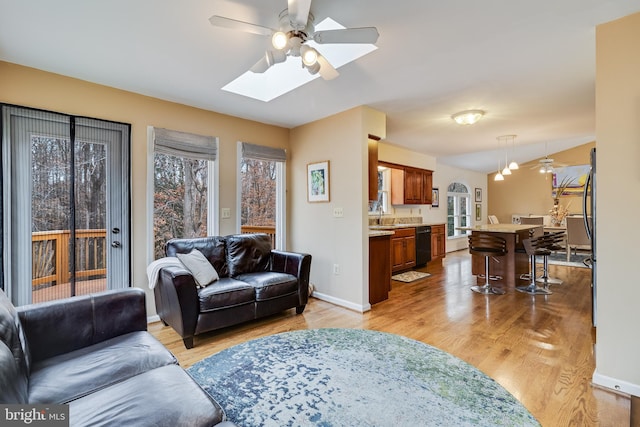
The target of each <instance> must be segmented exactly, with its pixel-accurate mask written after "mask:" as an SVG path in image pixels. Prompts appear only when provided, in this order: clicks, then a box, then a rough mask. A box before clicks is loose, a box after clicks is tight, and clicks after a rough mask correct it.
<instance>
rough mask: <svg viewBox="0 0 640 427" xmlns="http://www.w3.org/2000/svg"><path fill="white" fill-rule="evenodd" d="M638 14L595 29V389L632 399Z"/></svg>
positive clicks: (639, 201)
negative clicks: (618, 393) (615, 391)
mask: <svg viewBox="0 0 640 427" xmlns="http://www.w3.org/2000/svg"><path fill="white" fill-rule="evenodd" d="M639 42H640V13H637V14H634V15H630V16H628V17H626V18H622V19H620V20H618V21H614V22H611V23H608V24H604V25H601V26H598V27H597V29H596V150H597V192H598V198H597V206H596V212H597V217H596V227H597V240H596V243H597V248H596V253H597V265H598V270H597V272H598V277H597V283H598V285H597V305H598V311H597V322H598V323H597V329H596V335H597V339H596V371H595V373H594V376H593V381H594V382H595V383H596V384H599V385H603V386H606V387H610V388H613V389H618V390H620V391H623V392H626V393H630V394H633V395H635V396H640V368H638V360H640V339H639V335H640V334H639V333H638V327H639V326H640V285H639V282H640V280H639V279H638V252H639V251H638V242H639V241H640V228H638V227H637V226H635V222H636V218H637V216H638V212H640V198H639V197H638V194H640V168H639V167H638V163H639V162H640V142H639V141H640V79H639V78H638V76H640V56H639V55H638V54H637V52H638V43H639Z"/></svg>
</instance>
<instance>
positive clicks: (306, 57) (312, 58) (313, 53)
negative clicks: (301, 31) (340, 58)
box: [300, 44, 318, 67]
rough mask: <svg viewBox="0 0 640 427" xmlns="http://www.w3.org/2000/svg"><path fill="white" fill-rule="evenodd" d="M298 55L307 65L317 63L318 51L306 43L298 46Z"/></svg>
mask: <svg viewBox="0 0 640 427" xmlns="http://www.w3.org/2000/svg"><path fill="white" fill-rule="evenodd" d="M300 56H302V62H303V63H304V65H306V66H307V67H311V66H313V65H314V64H317V63H318V51H317V50H315V49H314V48H312V47H309V46H307V45H306V44H304V45H302V46H301V47H300Z"/></svg>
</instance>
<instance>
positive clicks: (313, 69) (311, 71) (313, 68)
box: [305, 62, 320, 75]
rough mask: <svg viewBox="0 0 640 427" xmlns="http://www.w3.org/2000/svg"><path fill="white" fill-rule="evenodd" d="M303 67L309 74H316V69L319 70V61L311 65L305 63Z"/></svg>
mask: <svg viewBox="0 0 640 427" xmlns="http://www.w3.org/2000/svg"><path fill="white" fill-rule="evenodd" d="M305 68H306V69H307V71H309V74H311V75H314V74H318V71H320V63H319V62H316V63H315V64H312V65H306V64H305Z"/></svg>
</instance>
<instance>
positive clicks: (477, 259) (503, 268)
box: [458, 224, 539, 289]
mask: <svg viewBox="0 0 640 427" xmlns="http://www.w3.org/2000/svg"><path fill="white" fill-rule="evenodd" d="M536 227H539V226H537V225H525V224H483V225H476V226H474V227H459V228H458V229H459V230H469V231H471V233H491V234H494V235H496V236H499V237H502V238H503V239H504V240H505V241H506V243H507V254H506V256H503V257H498V258H497V261H496V259H490V261H489V271H490V274H491V275H492V276H502V279H500V280H497V281H496V282H495V283H497V284H502V286H503V287H504V288H505V289H506V288H514V287H515V286H516V285H517V284H518V280H520V279H519V277H520V275H521V274H524V273H528V272H529V258H528V257H527V254H526V253H525V252H524V247H523V246H522V241H523V240H525V239H528V238H529V232H530V231H531V230H533V229H534V228H536ZM471 261H472V262H471V272H472V274H474V275H478V274H484V257H482V256H478V255H472V257H471ZM480 282H483V280H478V283H480ZM480 284H482V283H480Z"/></svg>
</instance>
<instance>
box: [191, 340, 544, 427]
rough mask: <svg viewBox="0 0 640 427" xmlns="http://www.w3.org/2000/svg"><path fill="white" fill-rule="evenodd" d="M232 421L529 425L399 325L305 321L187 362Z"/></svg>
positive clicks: (523, 414)
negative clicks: (379, 328)
mask: <svg viewBox="0 0 640 427" xmlns="http://www.w3.org/2000/svg"><path fill="white" fill-rule="evenodd" d="M188 371H189V373H190V374H191V375H192V376H193V377H194V378H195V380H196V381H197V382H198V383H199V384H200V385H201V386H202V387H203V388H204V389H205V390H206V391H207V392H208V393H209V394H210V395H211V396H213V398H214V399H216V400H217V401H218V402H219V403H220V405H222V407H223V408H224V410H225V411H226V413H227V417H228V419H229V420H230V421H233V422H235V423H236V424H238V425H239V426H243V427H250V426H278V427H281V426H419V425H425V426H539V423H538V422H537V421H536V419H535V418H534V417H533V416H532V415H531V414H530V413H529V412H528V411H527V410H526V409H525V408H524V407H523V406H522V404H521V403H520V402H518V401H517V400H516V399H515V398H514V397H513V396H512V395H511V394H510V393H509V392H508V391H506V390H505V389H504V388H502V386H500V385H499V384H498V383H497V382H495V381H494V380H493V379H491V378H489V377H488V376H486V375H485V374H483V373H482V372H480V371H479V370H477V369H476V368H474V367H473V366H471V365H469V364H467V363H466V362H464V361H462V360H460V359H458V358H456V357H454V356H452V355H450V354H448V353H445V352H443V351H441V350H438V349H436V348H435V347H431V346H429V345H426V344H423V343H421V342H418V341H414V340H411V339H408V338H405V337H402V336H399V335H393V334H388V333H383V332H376V331H369V330H360V329H311V330H300V331H293V332H286V333H282V334H277V335H272V336H269V337H265V338H260V339H256V340H253V341H249V342H246V343H243V344H240V345H237V346H235V347H232V348H229V349H227V350H224V351H222V352H220V353H217V354H214V355H213V356H210V357H208V358H206V359H204V360H201V361H200V362H197V363H196V364H194V365H193V366H192V367H191V368H189V369H188Z"/></svg>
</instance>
